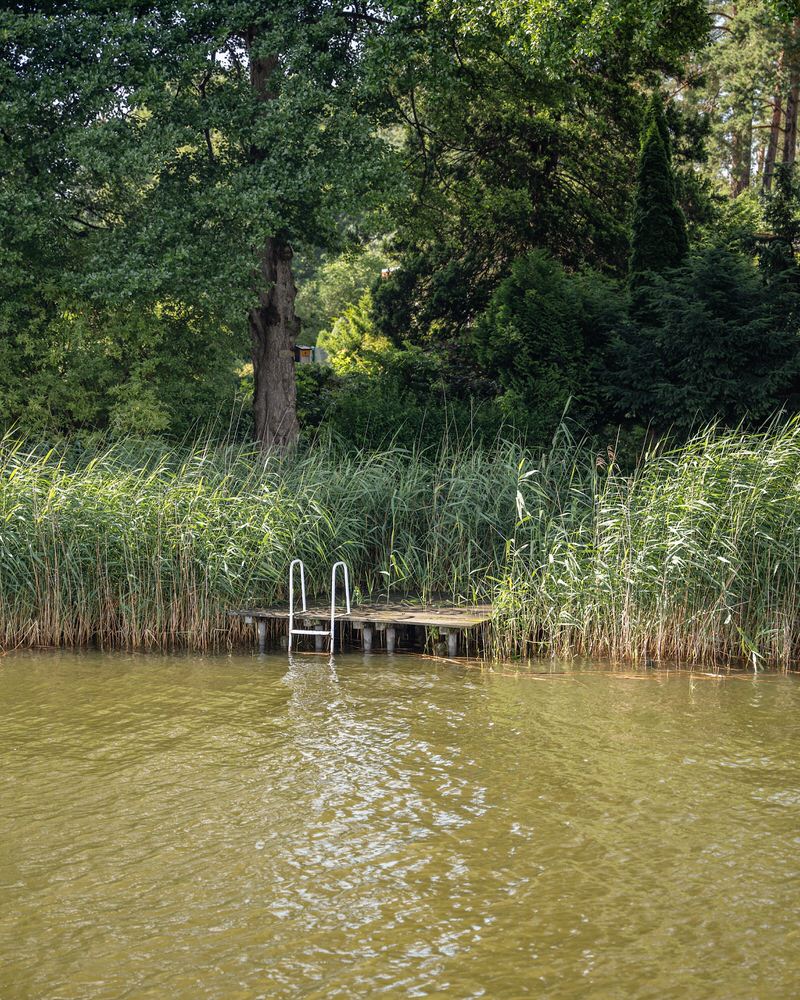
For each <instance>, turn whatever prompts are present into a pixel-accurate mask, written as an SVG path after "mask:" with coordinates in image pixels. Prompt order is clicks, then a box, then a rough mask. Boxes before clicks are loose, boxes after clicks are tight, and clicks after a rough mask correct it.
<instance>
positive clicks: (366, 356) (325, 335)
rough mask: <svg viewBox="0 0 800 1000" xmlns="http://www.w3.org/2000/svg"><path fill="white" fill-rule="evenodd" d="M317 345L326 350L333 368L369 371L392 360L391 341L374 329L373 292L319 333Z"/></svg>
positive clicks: (383, 366) (336, 369) (340, 370)
mask: <svg viewBox="0 0 800 1000" xmlns="http://www.w3.org/2000/svg"><path fill="white" fill-rule="evenodd" d="M318 344H319V346H320V347H321V348H322V349H323V350H324V351H326V352H327V354H328V357H329V359H330V363H331V365H332V366H333V369H334V371H336V372H337V373H338V374H340V375H345V374H347V373H348V372H354V371H361V372H370V371H377V370H379V369H382V368H385V367H386V365H387V364H390V363H391V354H392V353H393V351H394V348H393V347H392V344H391V342H390V341H389V340H388V339H387V338H386V337H381V336H379V335H378V334H377V333H376V332H375V323H374V319H373V313H372V295H371V294H370V293H369V292H365V293H364V294H363V295H362V296H361V298H360V299H359V300H358V302H356V303H355V304H354V305H351V306H348V307H347V308H346V309H345V310H344V312H343V313H342V314H341V315H340V316H338V317H337V319H336V320H335V321H334V323H333V326H332V327H331V329H330V330H323V331H322V332H321V333H320V335H319V340H318Z"/></svg>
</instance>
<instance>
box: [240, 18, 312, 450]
mask: <svg viewBox="0 0 800 1000" xmlns="http://www.w3.org/2000/svg"><path fill="white" fill-rule="evenodd" d="M257 42H258V31H257V29H255V28H250V29H248V31H247V32H246V34H245V43H246V45H247V51H248V55H249V57H250V85H251V87H252V88H253V91H254V92H255V94H256V96H257V97H258V99H259V100H260V101H264V102H268V101H272V100H273V99H274V98H275V94H274V92H273V91H272V89H271V83H272V76H273V73H274V72H275V70H276V68H277V66H278V58H277V56H276V55H274V54H270V55H266V56H264V55H258V54H254V51H253V50H254V47H255V48H256V53H257ZM250 157H251V159H252V160H253V162H258V161H259V160H261V159H263V152H262V151H261V150H260V149H259V148H258V147H257V146H252V147H251V149H250ZM292 256H293V255H292V248H291V246H289V244H288V242H287V241H286V240H283V239H279V238H277V237H274V236H273V237H269V238H268V239H267V240H266V242H265V245H264V247H263V250H262V251H261V254H260V258H261V259H260V262H259V268H258V270H257V272H256V273H257V275H258V279H259V280H258V287H257V289H256V290H257V292H258V300H259V305H258V306H257V307H256V308H254V309H251V310H250V312H249V314H248V321H249V324H250V339H251V344H252V356H253V422H254V430H255V438H256V441H257V442H258V443H259V444H260V445H261V447H262V448H264V449H268V448H287V447H289V446H291V445H292V444H294V443H295V442H296V441H297V438H298V435H299V433H300V426H299V424H298V422H297V390H296V385H295V368H294V345H295V340H296V338H297V334H298V332H299V329H300V321H299V320H298V318H297V314H296V313H295V311H294V301H295V298H296V295H297V289H296V288H295V284H294V277H293V275H292Z"/></svg>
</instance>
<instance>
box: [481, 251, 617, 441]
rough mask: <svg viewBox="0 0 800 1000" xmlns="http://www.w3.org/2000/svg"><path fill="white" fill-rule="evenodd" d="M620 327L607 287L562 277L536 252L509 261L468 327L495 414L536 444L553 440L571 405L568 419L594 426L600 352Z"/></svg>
mask: <svg viewBox="0 0 800 1000" xmlns="http://www.w3.org/2000/svg"><path fill="white" fill-rule="evenodd" d="M624 321H625V300H624V298H623V297H622V295H621V294H620V293H619V291H618V290H617V289H616V288H615V287H614V285H613V284H612V283H611V282H610V281H608V280H606V279H603V278H602V277H600V276H599V275H593V274H591V273H587V274H583V275H580V276H574V275H569V274H567V273H566V272H565V271H564V269H563V268H562V267H561V265H560V264H559V263H558V262H557V261H554V260H553V259H552V258H551V257H549V256H548V255H547V254H545V253H541V252H539V253H533V254H529V255H528V256H527V257H525V258H522V259H521V260H519V261H516V262H515V264H514V265H513V266H512V269H511V274H510V275H509V277H508V278H506V279H505V281H503V282H502V283H501V284H500V285H499V287H498V289H497V291H496V292H495V294H494V295H493V296H492V300H491V302H490V304H489V308H488V309H487V310H486V312H485V313H484V314H483V315H482V316H481V318H480V320H479V321H478V323H477V325H476V328H475V343H476V350H477V356H478V361H479V362H480V364H481V365H482V366H484V367H485V368H486V369H488V370H489V371H491V372H493V373H495V378H496V379H497V382H498V384H499V386H500V387H501V389H502V394H501V395H500V396H499V399H498V403H499V406H500V408H501V410H502V412H504V413H505V414H506V415H507V416H508V417H509V418H510V419H511V420H512V421H513V423H514V424H515V425H516V426H518V427H521V428H525V429H526V430H527V432H528V434H529V435H530V436H531V439H532V440H533V441H537V442H544V441H547V440H549V439H550V438H551V437H552V434H553V433H554V431H555V429H556V427H557V426H558V424H559V421H560V420H561V417H562V415H563V413H564V411H565V410H566V409H567V407H568V405H570V404H571V405H570V415H571V416H572V417H573V418H575V419H577V420H578V421H580V422H582V423H584V424H585V425H586V424H593V423H594V422H595V421H596V419H597V416H598V412H599V409H600V394H601V392H602V391H603V388H604V387H603V386H602V385H601V384H600V383H601V380H602V377H603V376H602V369H603V365H604V362H605V351H606V349H607V346H608V342H609V340H610V337H611V335H612V333H614V332H615V331H616V329H617V327H618V326H619V325H620V324H622V323H623V322H624Z"/></svg>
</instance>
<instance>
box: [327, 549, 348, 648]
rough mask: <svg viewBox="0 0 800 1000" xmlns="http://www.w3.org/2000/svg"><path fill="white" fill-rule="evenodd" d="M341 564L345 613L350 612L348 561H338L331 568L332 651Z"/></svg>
mask: <svg viewBox="0 0 800 1000" xmlns="http://www.w3.org/2000/svg"><path fill="white" fill-rule="evenodd" d="M340 566H341V567H342V570H343V575H344V598H345V602H346V605H345V606H346V607H347V611H346V612H345V614H348V615H349V614H350V573H349V571H348V569H347V563H343V562H337V563H334V564H333V569H332V570H331V652H333V640H334V633H335V629H336V570H337V569H338V568H339V567H340Z"/></svg>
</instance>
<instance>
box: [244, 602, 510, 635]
mask: <svg viewBox="0 0 800 1000" xmlns="http://www.w3.org/2000/svg"><path fill="white" fill-rule="evenodd" d="M228 614H229V615H231V616H233V617H236V618H245V617H250V618H252V619H253V620H255V621H257V620H259V619H262V618H266V619H288V617H289V611H288V608H285V607H270V608H246V609H241V610H234V611H229V612H228ZM306 615H307V616H308V617H309V618H312V617H313V618H316V617H319V618H322V619H324V618H325V617H326V615H327V616H329V615H330V608H327V609H326V608H309V609H308V611H307V612H306ZM491 616H492V606H491V605H490V604H476V605H464V606H463V607H456V606H437V607H423V606H419V607H416V606H413V605H408V604H373V605H370V604H360V605H358V606H357V607H353V608H351V610H350V613H349V614H347V613H344V614H337V615H336V621H337V622H342V621H344V622H352V623H353V625H354V627H356V628H357V627H358V626H359V625H360V624H361V623H366V622H371V623H372V624H373V625H383V626H384V627H385V626H386V625H395V626H397V625H424V626H427V627H429V628H440V629H469V628H475V627H476V626H477V625H483V624H485V623H486V622H488V621H489V619H490V618H491Z"/></svg>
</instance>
